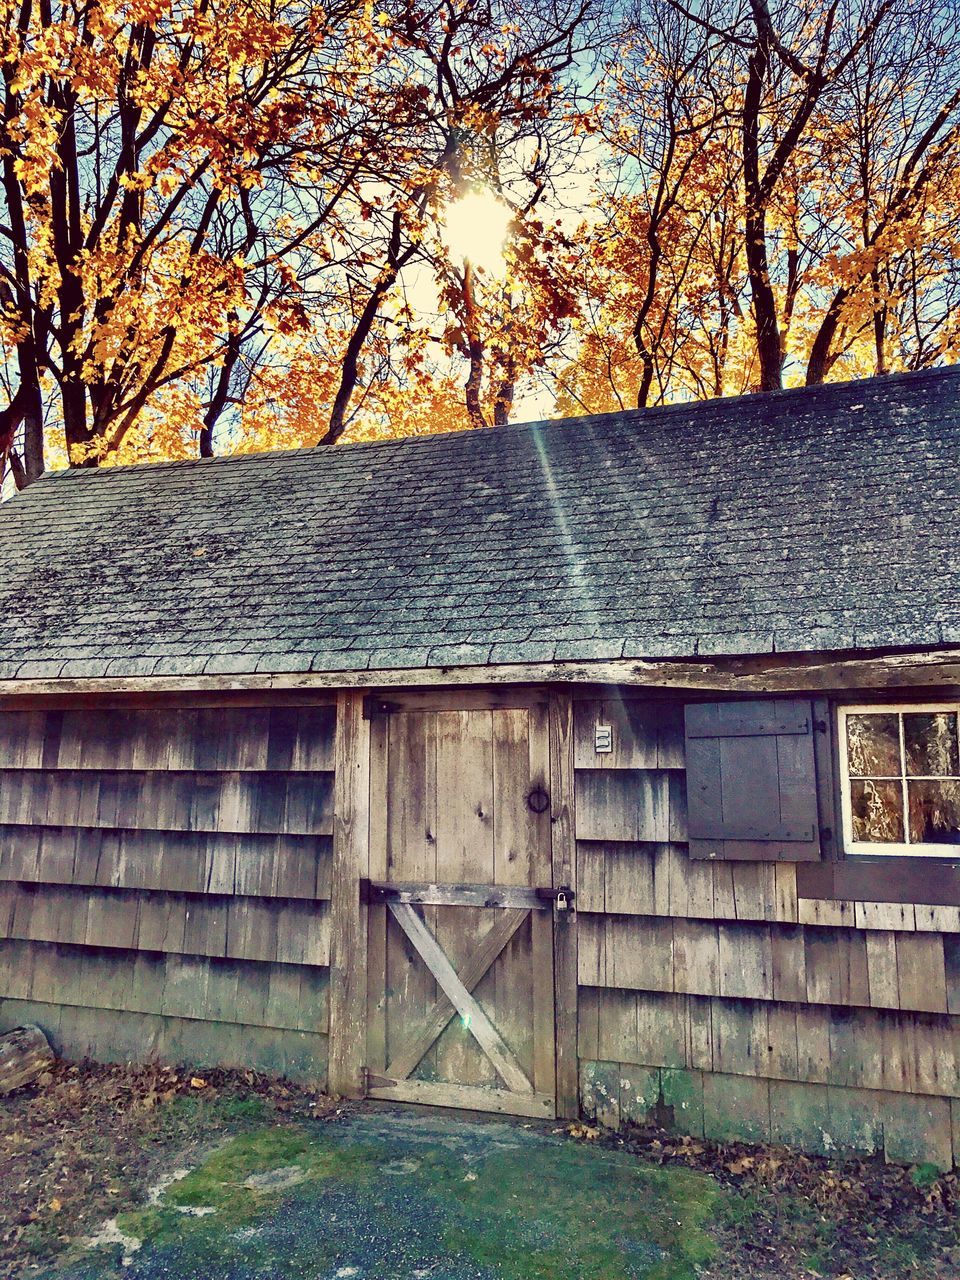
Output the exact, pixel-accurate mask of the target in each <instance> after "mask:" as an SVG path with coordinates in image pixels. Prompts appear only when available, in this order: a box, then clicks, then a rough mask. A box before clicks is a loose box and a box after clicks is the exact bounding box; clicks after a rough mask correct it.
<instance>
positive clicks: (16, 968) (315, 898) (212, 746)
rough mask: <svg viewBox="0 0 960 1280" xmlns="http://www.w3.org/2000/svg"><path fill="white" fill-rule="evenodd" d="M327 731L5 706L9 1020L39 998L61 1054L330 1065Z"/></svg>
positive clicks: (246, 717) (1, 808)
mask: <svg viewBox="0 0 960 1280" xmlns="http://www.w3.org/2000/svg"><path fill="white" fill-rule="evenodd" d="M335 726H336V717H335V712H334V708H333V707H332V706H283V707H277V708H271V707H266V706H239V705H226V706H193V707H190V706H184V707H176V706H164V707H162V708H159V707H148V706H140V707H123V708H118V707H109V706H104V707H101V706H91V705H87V706H84V707H82V708H81V707H74V708H66V709H52V710H48V709H44V710H35V711H14V710H0V1020H2V1021H3V1023H4V1024H7V1023H9V1022H10V1020H11V1019H13V1018H17V1019H19V1020H22V1019H23V1018H24V1017H25V1016H26V1014H27V1012H28V1011H29V1010H34V1013H35V1017H34V1020H35V1021H37V1022H39V1024H40V1025H41V1026H42V1027H44V1029H45V1030H46V1031H48V1033H49V1034H50V1035H51V1036H52V1037H53V1038H54V1040H55V1042H57V1038H58V1037H59V1044H60V1046H61V1047H62V1049H63V1051H64V1052H65V1053H67V1054H68V1055H70V1056H78V1055H81V1054H83V1053H84V1052H88V1051H89V1052H95V1054H96V1056H99V1057H104V1058H114V1057H116V1056H118V1055H119V1056H120V1057H131V1058H141V1059H142V1058H146V1057H149V1056H151V1055H156V1056H159V1057H166V1058H168V1059H172V1060H177V1059H178V1058H179V1059H180V1060H186V1059H189V1060H190V1061H192V1062H195V1063H197V1064H199V1063H201V1062H206V1063H207V1064H208V1065H209V1064H211V1063H215V1062H223V1063H228V1062H230V1063H235V1064H237V1065H244V1064H245V1065H252V1066H260V1067H262V1068H263V1069H277V1070H285V1069H290V1070H294V1069H296V1071H297V1072H298V1073H299V1074H303V1075H306V1076H309V1077H310V1078H312V1079H323V1078H324V1076H325V1072H326V1062H327V1037H326V1033H327V1022H328V1013H327V987H328V964H329V951H330V906H329V902H328V901H327V899H328V898H329V895H330V874H331V843H332V830H333V813H332V799H333V764H334V736H335ZM0 1029H2V1028H0Z"/></svg>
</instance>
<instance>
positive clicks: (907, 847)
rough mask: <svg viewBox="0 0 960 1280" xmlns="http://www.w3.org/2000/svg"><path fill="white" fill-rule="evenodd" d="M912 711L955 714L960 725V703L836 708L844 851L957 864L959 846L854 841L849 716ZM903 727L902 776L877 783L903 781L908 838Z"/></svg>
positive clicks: (880, 778)
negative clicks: (848, 748) (947, 860)
mask: <svg viewBox="0 0 960 1280" xmlns="http://www.w3.org/2000/svg"><path fill="white" fill-rule="evenodd" d="M904 711H906V712H912V711H919V712H923V711H927V712H930V711H952V712H955V713H956V715H957V717H958V725H960V702H948V701H943V702H867V703H862V704H857V705H856V706H854V705H850V706H840V707H838V708H837V743H838V747H839V756H840V808H841V812H842V815H843V847H844V852H845V853H847V854H849V855H851V856H853V857H856V856H857V854H866V855H869V856H870V857H876V856H877V855H880V856H882V857H891V858H902V857H904V856H905V855H906V856H907V857H909V858H951V859H952V860H953V861H954V862H958V861H960V844H911V843H910V842H909V840H904V841H901V842H899V843H896V844H894V843H892V842H891V843H889V844H886V843H879V842H876V841H870V840H854V838H853V805H852V802H851V787H850V783H851V782H852V781H857V779H855V778H851V775H850V769H849V764H848V758H847V716H856V715H865V714H866V715H871V714H872V715H880V714H883V713H884V712H891V713H892V712H898V713H899V712H904ZM899 724H900V769H901V773H900V775H899V777H891V778H887V779H884V778H883V777H881V776H879V775H878V778H877V780H878V781H889V782H900V783H901V784H902V787H903V822H904V834H905V835H907V836H909V833H910V807H909V803H908V798H907V775H906V766H905V761H904V744H903V721H902V720H900V721H899ZM926 778H927V775H922V776H920V777H918V778H917V779H916V780H917V781H923V780H925V779H926ZM927 780H929V781H938V780H947V781H953V780H954V779H953V778H952V777H951V778H947V777H946V775H944V776H943V778H941V776H940V775H937V776H934V775H932V774H931V775H929V778H928V779H927ZM957 781H960V777H958V778H957Z"/></svg>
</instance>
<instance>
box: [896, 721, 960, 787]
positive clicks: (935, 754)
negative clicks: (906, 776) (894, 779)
mask: <svg viewBox="0 0 960 1280" xmlns="http://www.w3.org/2000/svg"><path fill="white" fill-rule="evenodd" d="M903 745H904V751H905V753H906V757H907V773H910V774H913V776H914V777H916V776H918V775H922V774H930V773H947V774H953V775H956V774H957V773H960V769H958V768H957V717H956V713H955V712H953V711H924V712H912V711H911V712H908V713H907V714H905V715H904V717H903Z"/></svg>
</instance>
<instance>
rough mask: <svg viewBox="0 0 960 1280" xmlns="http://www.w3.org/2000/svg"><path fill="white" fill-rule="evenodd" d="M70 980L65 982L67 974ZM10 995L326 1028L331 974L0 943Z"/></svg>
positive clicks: (0, 973) (0, 972)
mask: <svg viewBox="0 0 960 1280" xmlns="http://www.w3.org/2000/svg"><path fill="white" fill-rule="evenodd" d="M65 979H66V980H65ZM0 982H2V984H3V991H4V998H5V999H9V1000H33V1001H36V1002H39V1003H44V1004H57V1005H77V1006H80V1007H83V1008H90V1009H116V1010H127V1011H128V1012H130V1013H149V1014H159V1015H163V1016H164V1017H176V1018H193V1019H199V1020H200V1021H205V1022H236V1023H240V1024H243V1025H246V1026H255V1027H277V1028H280V1029H286V1030H293V1031H310V1032H315V1033H324V1032H326V1029H327V973H326V970H324V969H318V968H314V967H312V966H300V965H272V964H251V963H248V962H244V961H233V960H226V961H225V960H215V959H208V958H201V957H196V956H174V955H166V956H165V955H157V954H141V955H138V956H137V957H135V959H134V960H133V962H132V963H131V960H130V957H129V956H128V955H127V953H126V952H125V951H120V950H115V949H101V948H95V949H83V950H80V949H78V948H74V947H71V946H64V945H56V944H49V943H33V942H21V941H6V942H2V943H0Z"/></svg>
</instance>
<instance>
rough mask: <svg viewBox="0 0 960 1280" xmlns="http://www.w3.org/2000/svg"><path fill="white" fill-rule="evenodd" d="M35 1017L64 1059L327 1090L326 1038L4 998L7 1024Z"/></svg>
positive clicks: (1, 1025) (0, 1025) (1, 1022)
mask: <svg viewBox="0 0 960 1280" xmlns="http://www.w3.org/2000/svg"><path fill="white" fill-rule="evenodd" d="M24 1021H34V1022H36V1023H37V1024H38V1025H39V1026H41V1027H42V1029H43V1031H44V1032H45V1033H46V1034H47V1036H48V1037H49V1038H50V1040H51V1043H52V1044H53V1045H54V1048H55V1049H56V1050H57V1052H58V1053H59V1054H60V1056H61V1057H64V1058H66V1059H67V1060H71V1061H78V1060H79V1059H81V1058H93V1059H95V1060H97V1061H99V1062H123V1063H125V1062H150V1061H157V1060H159V1061H162V1062H170V1063H175V1064H181V1065H183V1066H186V1067H187V1068H188V1069H190V1070H193V1071H196V1070H198V1069H203V1068H206V1067H214V1066H226V1067H243V1068H247V1069H251V1068H252V1069H253V1070H254V1071H263V1072H267V1073H269V1074H271V1075H280V1076H288V1077H289V1078H290V1079H292V1080H298V1081H302V1082H304V1083H306V1084H310V1085H312V1086H313V1087H319V1088H323V1087H324V1085H325V1082H326V1076H327V1037H326V1036H325V1035H322V1034H317V1033H313V1032H308V1031H291V1030H283V1029H278V1028H276V1027H266V1028H264V1027H246V1026H240V1025H238V1024H237V1023H231V1022H212V1021H197V1020H194V1019H191V1018H177V1017H164V1016H160V1015H153V1014H144V1013H134V1012H131V1011H129V1010H119V1009H118V1010H106V1009H99V1008H85V1007H83V1006H79V1005H62V1004H57V1003H49V1004H38V1003H36V1002H34V1001H28V1000H0V1030H3V1029H7V1028H10V1027H12V1026H17V1025H18V1024H20V1023H22V1022H24Z"/></svg>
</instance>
